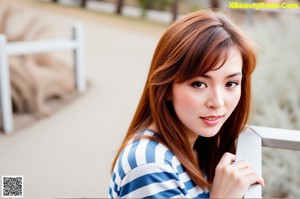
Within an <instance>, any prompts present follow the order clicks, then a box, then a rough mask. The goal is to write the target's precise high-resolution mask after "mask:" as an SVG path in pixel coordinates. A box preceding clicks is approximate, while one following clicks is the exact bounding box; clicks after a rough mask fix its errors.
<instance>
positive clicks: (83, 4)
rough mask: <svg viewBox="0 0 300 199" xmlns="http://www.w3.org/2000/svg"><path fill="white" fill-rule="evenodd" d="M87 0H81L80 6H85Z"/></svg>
mask: <svg viewBox="0 0 300 199" xmlns="http://www.w3.org/2000/svg"><path fill="white" fill-rule="evenodd" d="M86 2H87V0H81V2H80V6H81V7H83V8H85V6H86Z"/></svg>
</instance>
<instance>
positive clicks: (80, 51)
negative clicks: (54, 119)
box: [0, 23, 86, 133]
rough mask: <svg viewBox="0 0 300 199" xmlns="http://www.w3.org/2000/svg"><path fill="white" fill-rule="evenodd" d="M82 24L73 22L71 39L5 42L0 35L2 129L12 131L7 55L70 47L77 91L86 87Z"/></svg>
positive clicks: (3, 36) (4, 37) (3, 37)
mask: <svg viewBox="0 0 300 199" xmlns="http://www.w3.org/2000/svg"><path fill="white" fill-rule="evenodd" d="M83 41H84V34H83V26H82V25H81V24H80V23H75V24H74V25H73V27H72V39H49V40H42V41H19V42H9V43H7V42H6V36H5V35H0V108H1V110H0V111H1V117H2V121H3V131H4V132H5V133H10V132H12V131H13V114H12V99H11V92H10V76H9V64H8V56H16V55H28V54H35V53H47V52H51V51H56V50H63V49H72V50H73V52H74V66H75V69H74V70H75V75H74V76H75V83H76V89H77V92H79V93H83V92H84V91H85V89H86V79H85V71H84V67H85V65H84V64H85V63H84V45H83Z"/></svg>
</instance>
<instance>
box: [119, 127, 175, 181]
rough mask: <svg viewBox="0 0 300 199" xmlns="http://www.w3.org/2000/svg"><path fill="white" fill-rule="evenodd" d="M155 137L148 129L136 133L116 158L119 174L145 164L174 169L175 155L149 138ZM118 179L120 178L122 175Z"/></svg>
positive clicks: (124, 173)
mask: <svg viewBox="0 0 300 199" xmlns="http://www.w3.org/2000/svg"><path fill="white" fill-rule="evenodd" d="M157 136H158V135H157V133H156V132H154V131H152V130H149V129H146V130H144V131H141V132H139V133H137V135H136V136H135V137H134V138H133V139H132V140H131V141H130V142H129V143H128V144H127V146H126V147H125V148H124V150H123V151H122V152H121V154H120V156H119V158H118V161H117V167H118V170H119V173H120V174H123V175H126V173H128V172H129V171H131V170H133V169H135V168H136V167H141V166H142V165H145V164H157V165H165V166H168V167H173V168H176V167H174V166H175V165H177V164H178V161H177V158H176V157H175V155H174V154H173V153H172V152H171V151H170V150H169V149H168V148H167V147H166V146H164V145H163V144H161V143H159V142H158V141H157V140H155V139H151V137H157ZM120 170H121V171H122V172H120ZM120 177H121V178H122V175H121V176H120Z"/></svg>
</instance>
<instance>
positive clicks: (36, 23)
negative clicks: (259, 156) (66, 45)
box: [0, 0, 300, 199]
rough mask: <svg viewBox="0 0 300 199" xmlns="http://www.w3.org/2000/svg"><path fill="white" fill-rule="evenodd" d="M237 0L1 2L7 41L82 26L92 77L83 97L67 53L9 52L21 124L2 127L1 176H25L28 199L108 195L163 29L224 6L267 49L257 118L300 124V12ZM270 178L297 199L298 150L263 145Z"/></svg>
mask: <svg viewBox="0 0 300 199" xmlns="http://www.w3.org/2000/svg"><path fill="white" fill-rule="evenodd" d="M229 2H233V1H221V0H0V34H5V35H6V38H7V41H8V42H15V41H26V40H27V41H35V40H43V39H50V38H71V35H72V34H71V27H72V24H73V23H74V22H80V23H81V24H83V26H84V53H85V61H84V63H85V72H86V78H87V82H88V86H87V90H86V91H85V92H84V93H82V94H78V93H77V92H76V89H75V87H74V63H73V61H74V60H73V57H72V52H69V51H66V50H64V51H57V52H54V53H47V54H34V55H26V56H11V57H9V71H10V79H11V95H12V105H13V113H14V116H13V121H14V131H13V132H12V133H10V134H5V133H3V132H2V133H0V162H1V163H0V175H1V176H4V175H6V176H12V175H14V176H16V175H21V176H24V198H30V199H33V198H104V197H107V196H108V194H107V190H108V185H109V180H110V167H111V162H112V160H113V158H114V155H115V154H116V151H117V149H118V147H119V145H120V143H121V141H122V139H123V137H124V135H125V133H126V131H127V128H128V126H129V123H130V121H131V118H132V116H133V114H134V112H135V109H136V106H137V103H138V101H139V98H140V95H141V92H142V89H143V86H144V83H145V80H146V77H147V73H148V69H149V66H150V62H151V59H152V55H153V52H154V49H155V47H156V44H157V43H158V40H159V38H160V36H161V35H162V34H163V32H164V31H165V30H166V28H167V27H168V26H169V25H170V24H171V23H172V22H173V21H174V20H175V19H177V18H179V17H181V16H182V15H185V14H187V13H189V12H192V11H195V10H198V9H204V8H212V7H214V8H219V9H221V10H222V11H223V12H225V13H226V14H227V15H228V16H229V17H230V18H232V20H233V21H234V22H235V23H236V24H238V26H239V27H241V29H242V30H243V31H244V32H245V33H246V34H247V35H248V36H249V37H250V38H251V39H252V40H253V41H254V42H255V43H256V44H257V45H258V46H259V48H258V49H257V52H258V64H257V68H256V70H255V72H254V75H253V102H254V103H253V105H254V108H253V113H252V117H251V121H250V123H251V124H253V125H259V126H266V127H275V128H285V129H295V130H300V74H299V69H300V65H299V63H300V56H299V53H300V41H299V39H300V38H299V36H300V9H299V8H296V9H279V10H276V9H275V10H274V9H260V10H257V11H254V10H253V11H251V10H243V9H229ZM236 2H249V1H246V0H244V1H242V0H241V1H236ZM266 2H268V3H280V2H281V1H280V0H276V1H275V0H274V1H271V0H269V1H266ZM288 3H294V4H299V3H300V2H299V1H298V0H291V1H288ZM0 50H1V49H0ZM1 125H2V124H1ZM263 177H264V178H265V181H266V187H265V188H264V189H263V197H267V198H299V197H300V152H298V151H289V150H281V149H273V148H272V149H269V148H263ZM1 180H2V179H1ZM0 192H2V190H1V191H0Z"/></svg>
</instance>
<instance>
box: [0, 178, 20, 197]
mask: <svg viewBox="0 0 300 199" xmlns="http://www.w3.org/2000/svg"><path fill="white" fill-rule="evenodd" d="M23 183H24V182H23V176H2V197H3V198H4V197H14V198H17V197H23Z"/></svg>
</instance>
